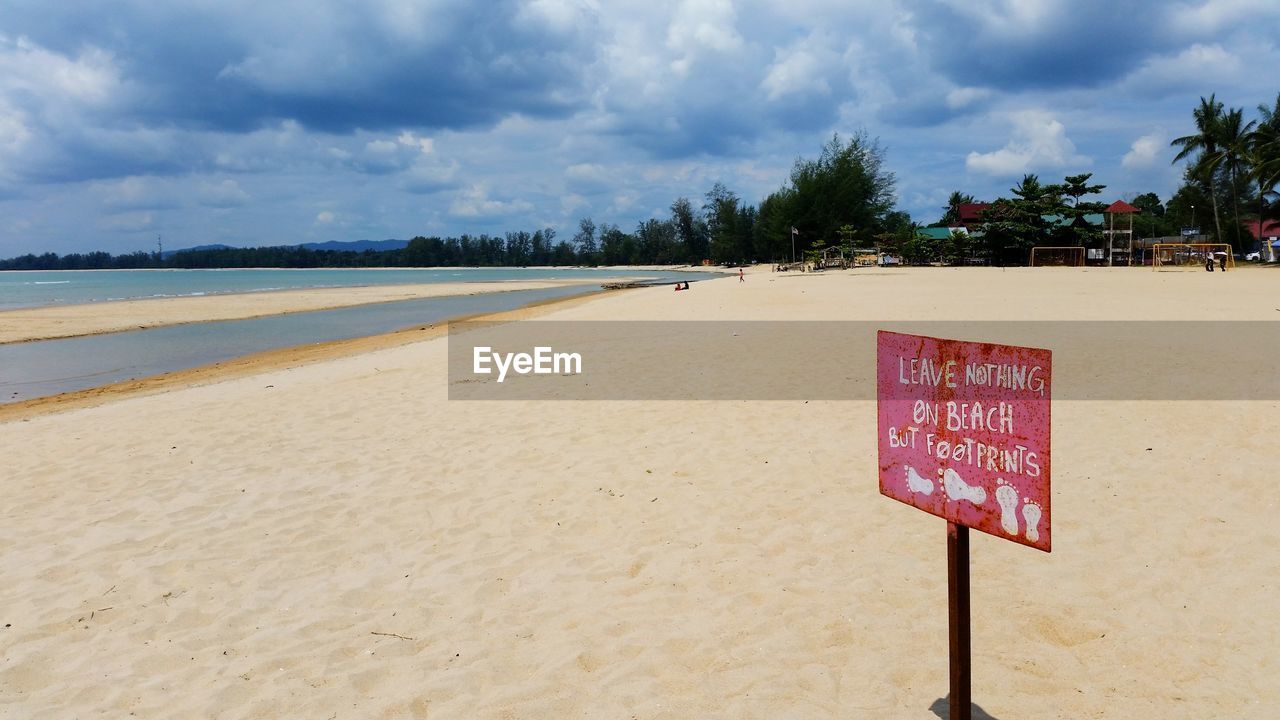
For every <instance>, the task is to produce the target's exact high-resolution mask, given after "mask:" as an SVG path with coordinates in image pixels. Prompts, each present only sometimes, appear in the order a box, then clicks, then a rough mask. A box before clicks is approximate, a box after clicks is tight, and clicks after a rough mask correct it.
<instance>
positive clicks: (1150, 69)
mask: <svg viewBox="0 0 1280 720" xmlns="http://www.w3.org/2000/svg"><path fill="white" fill-rule="evenodd" d="M1249 72H1251V70H1250V69H1249V67H1247V66H1246V64H1245V62H1244V61H1243V60H1242V59H1241V58H1240V57H1239V56H1238V55H1236V54H1235V53H1233V52H1231V51H1229V50H1227V49H1226V48H1224V47H1222V46H1221V45H1218V44H1216V43H1215V44H1211V45H1201V44H1198V43H1197V44H1195V45H1192V46H1191V47H1189V48H1186V49H1184V50H1182V51H1181V52H1179V53H1178V54H1176V55H1157V56H1153V57H1151V58H1149V59H1148V60H1147V61H1146V62H1145V63H1143V65H1142V67H1140V68H1138V69H1137V70H1135V71H1134V72H1133V73H1131V74H1130V75H1129V76H1128V77H1127V78H1126V79H1125V83H1124V84H1125V86H1127V87H1129V88H1133V89H1134V90H1137V91H1141V92H1145V93H1147V94H1165V93H1168V92H1171V91H1174V90H1179V89H1190V90H1194V91H1197V92H1203V91H1204V88H1206V87H1217V86H1218V85H1219V84H1220V83H1225V82H1231V81H1234V79H1235V78H1236V77H1237V76H1240V75H1242V74H1244V73H1249ZM1204 94H1205V95H1207V94H1208V92H1204Z"/></svg>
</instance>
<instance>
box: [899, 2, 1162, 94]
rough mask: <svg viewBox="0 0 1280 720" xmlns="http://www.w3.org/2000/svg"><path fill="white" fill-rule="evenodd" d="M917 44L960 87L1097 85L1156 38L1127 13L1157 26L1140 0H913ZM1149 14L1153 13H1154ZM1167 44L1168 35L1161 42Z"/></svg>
mask: <svg viewBox="0 0 1280 720" xmlns="http://www.w3.org/2000/svg"><path fill="white" fill-rule="evenodd" d="M910 5H912V6H913V7H915V8H916V12H915V14H914V15H915V17H916V19H917V25H916V27H917V29H918V31H919V33H920V37H921V43H920V46H921V48H922V49H923V50H924V51H925V52H926V53H927V54H928V56H929V58H930V60H931V63H932V66H933V68H934V70H935V71H937V72H938V73H940V74H942V75H943V76H945V77H947V78H948V79H950V80H951V81H953V82H955V83H956V84H958V85H962V86H981V87H988V88H995V89H1001V90H1021V89H1028V88H1070V87H1097V86H1100V85H1103V84H1105V83H1107V82H1109V81H1112V80H1114V79H1116V78H1118V77H1121V76H1123V75H1124V74H1125V73H1127V72H1128V71H1129V70H1131V69H1132V68H1133V67H1134V66H1135V65H1136V63H1138V62H1139V61H1140V60H1141V59H1142V57H1143V56H1144V55H1145V54H1146V52H1148V51H1149V50H1150V49H1151V48H1152V47H1155V46H1156V45H1157V43H1159V42H1161V38H1160V34H1159V33H1157V32H1151V31H1149V30H1148V31H1146V32H1140V31H1137V30H1136V26H1135V25H1134V23H1132V22H1127V21H1126V20H1127V19H1132V18H1145V19H1146V21H1145V22H1146V25H1145V26H1146V27H1147V28H1151V26H1152V25H1159V24H1160V23H1159V14H1160V11H1159V10H1158V9H1157V8H1153V7H1152V6H1151V4H1150V3H1147V2H1143V1H1142V0H1113V1H1112V2H1108V3H1105V4H1091V3H1079V2H1073V1H1071V0H963V1H961V0H919V2H915V3H910ZM1153 16H1154V18H1153ZM1165 41H1166V42H1167V40H1165Z"/></svg>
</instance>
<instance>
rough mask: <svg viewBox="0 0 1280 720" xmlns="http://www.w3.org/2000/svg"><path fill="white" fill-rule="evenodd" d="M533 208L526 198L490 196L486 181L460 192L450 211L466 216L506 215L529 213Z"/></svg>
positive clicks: (456, 214)
mask: <svg viewBox="0 0 1280 720" xmlns="http://www.w3.org/2000/svg"><path fill="white" fill-rule="evenodd" d="M533 209H534V206H533V204H532V203H529V202H527V201H525V200H496V199H493V198H491V197H489V188H488V186H487V185H485V184H484V183H476V184H475V185H472V186H471V187H469V188H467V189H466V190H463V191H461V192H459V193H458V195H457V197H455V198H454V200H453V203H452V204H451V205H450V206H449V212H450V213H452V214H453V215H455V216H457V217H464V218H487V217H504V216H508V215H513V214H517V213H527V212H530V211H532V210H533Z"/></svg>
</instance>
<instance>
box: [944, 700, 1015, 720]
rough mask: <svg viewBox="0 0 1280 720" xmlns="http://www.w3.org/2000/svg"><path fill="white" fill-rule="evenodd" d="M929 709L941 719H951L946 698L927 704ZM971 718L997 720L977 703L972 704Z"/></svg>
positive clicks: (974, 719)
mask: <svg viewBox="0 0 1280 720" xmlns="http://www.w3.org/2000/svg"><path fill="white" fill-rule="evenodd" d="M948 697H950V696H948ZM929 711H930V712H932V713H933V714H934V715H937V716H938V717H940V718H942V720H951V709H950V708H948V707H947V698H938V699H937V700H934V701H933V704H932V705H930V706H929ZM973 720H999V719H998V718H996V717H993V716H992V715H990V714H988V713H987V711H986V710H983V709H982V708H980V707H978V704H977V703H974V704H973Z"/></svg>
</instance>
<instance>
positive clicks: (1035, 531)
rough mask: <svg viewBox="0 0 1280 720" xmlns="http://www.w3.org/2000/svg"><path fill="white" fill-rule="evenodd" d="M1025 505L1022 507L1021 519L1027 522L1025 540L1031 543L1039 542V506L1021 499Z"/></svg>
mask: <svg viewBox="0 0 1280 720" xmlns="http://www.w3.org/2000/svg"><path fill="white" fill-rule="evenodd" d="M1023 500H1024V501H1025V503H1026V504H1024V505H1023V506H1022V518H1023V519H1024V520H1026V521H1027V539H1028V540H1030V541H1031V542H1039V541H1040V528H1039V525H1040V506H1039V505H1038V504H1036V503H1033V502H1031V501H1030V500H1027V499H1026V498H1023Z"/></svg>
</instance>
